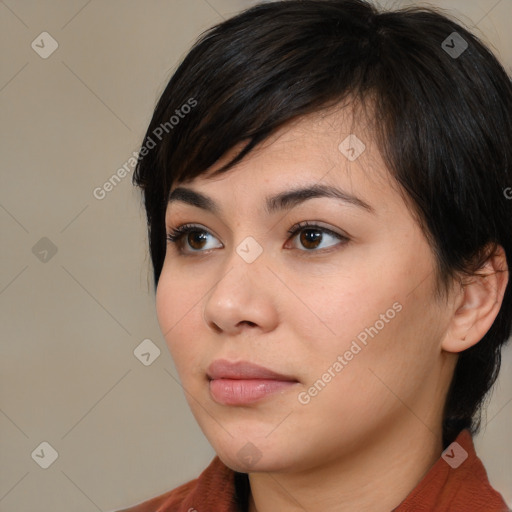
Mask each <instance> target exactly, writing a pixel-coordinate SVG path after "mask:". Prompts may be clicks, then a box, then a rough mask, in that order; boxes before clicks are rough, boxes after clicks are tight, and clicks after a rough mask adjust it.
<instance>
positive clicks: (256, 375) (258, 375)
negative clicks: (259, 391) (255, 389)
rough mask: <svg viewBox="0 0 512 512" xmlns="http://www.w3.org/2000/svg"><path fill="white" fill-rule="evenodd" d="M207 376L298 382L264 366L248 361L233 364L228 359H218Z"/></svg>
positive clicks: (208, 369)
mask: <svg viewBox="0 0 512 512" xmlns="http://www.w3.org/2000/svg"><path fill="white" fill-rule="evenodd" d="M206 374H207V375H208V378H209V379H210V380H212V379H271V380H285V381H296V380H297V379H295V378H294V377H290V376H289V375H282V374H280V373H277V372H274V371H272V370H270V369H268V368H265V367H264V366H259V365H257V364H254V363H249V362H248V361H237V362H231V361H228V360H227V359H217V360H215V361H213V363H212V364H210V366H208V368H207V371H206Z"/></svg>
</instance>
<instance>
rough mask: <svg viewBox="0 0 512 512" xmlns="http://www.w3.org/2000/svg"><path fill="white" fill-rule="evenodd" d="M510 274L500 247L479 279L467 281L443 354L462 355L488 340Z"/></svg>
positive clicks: (448, 332)
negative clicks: (485, 338)
mask: <svg viewBox="0 0 512 512" xmlns="http://www.w3.org/2000/svg"><path fill="white" fill-rule="evenodd" d="M508 274H509V272H508V268H507V260H506V255H505V251H504V250H503V248H502V247H501V246H498V248H497V249H496V251H495V253H494V254H493V255H492V256H490V257H489V258H488V259H487V261H486V262H485V264H484V265H483V267H482V268H481V269H480V270H479V272H478V275H475V276H471V277H470V278H468V280H467V281H468V282H466V283H465V284H464V285H463V286H462V288H461V290H460V291H459V292H458V296H457V297H456V300H455V301H454V303H453V304H454V310H453V315H452V318H451V320H450V325H449V328H448V330H447V332H446V335H445V337H444V340H443V343H442V349H443V350H446V351H447V352H455V353H457V352H462V351H464V350H466V349H468V348H470V347H472V346H473V345H476V344H477V343H478V342H479V341H480V340H481V339H482V338H483V337H484V336H485V334H486V333H487V331H488V330H489V329H490V328H491V326H492V324H493V322H494V320H495V319H496V316H497V315H498V313H499V310H500V308H501V304H502V302H503V296H504V294H505V289H506V287H507V283H508V279H509V276H508Z"/></svg>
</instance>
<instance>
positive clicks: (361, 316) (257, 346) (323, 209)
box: [156, 113, 453, 472]
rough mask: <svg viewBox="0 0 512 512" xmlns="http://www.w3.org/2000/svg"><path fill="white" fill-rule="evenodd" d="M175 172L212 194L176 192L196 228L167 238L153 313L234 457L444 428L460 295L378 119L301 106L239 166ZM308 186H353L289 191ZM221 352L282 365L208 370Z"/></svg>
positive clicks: (333, 454)
mask: <svg viewBox="0 0 512 512" xmlns="http://www.w3.org/2000/svg"><path fill="white" fill-rule="evenodd" d="M351 134H353V135H355V136H356V137H357V139H358V140H356V139H355V138H353V137H351V138H349V139H347V137H349V136H351ZM361 143H362V144H364V145H365V147H363V145H362V144H361ZM340 144H341V146H340ZM340 148H341V149H340ZM361 151H362V152H361ZM228 156H232V155H231V154H230V155H226V156H225V158H223V159H222V160H221V161H220V162H218V164H216V165H215V166H214V167H213V168H212V169H211V170H214V169H217V168H218V167H220V165H222V164H223V163H224V162H225V161H226V157H228ZM178 185H179V186H180V187H184V188H187V189H189V190H192V191H193V192H195V193H197V194H202V195H203V196H207V197H208V198H209V201H210V202H211V203H203V204H201V205H199V203H197V202H196V204H195V205H193V204H190V203H191V201H190V199H191V197H192V196H191V195H188V196H186V195H183V194H180V195H179V196H175V199H174V200H173V201H171V202H170V203H169V205H168V209H167V214H166V226H167V230H168V232H170V231H171V230H172V229H174V228H177V227H179V226H182V225H184V224H193V225H194V228H193V229H194V231H192V232H191V233H190V234H189V235H187V234H185V235H184V236H182V238H181V241H179V242H178V241H176V242H175V243H171V242H168V244H167V253H166V257H165V262H164V265H163V270H162V273H161V276H160V280H159V283H158V287H157V295H156V307H157V315H158V321H159V324H160V328H161V330H162V333H163V334H164V336H165V339H166V341H167V344H168V347H169V350H170V352H171V355H172V357H173V359H174V362H175V365H176V368H177V371H178V374H179V377H180V380H181V383H182V385H183V388H184V390H185V392H186V393H185V395H186V398H187V400H188V403H189V405H190V408H191V410H192V412H193V414H194V416H195V418H196V420H197V422H198V423H199V425H200V427H201V429H202V430H203V432H204V434H205V435H206V437H207V438H208V440H209V442H210V443H211V444H212V446H213V448H214V449H215V451H216V452H217V453H218V455H219V456H220V458H221V459H222V460H223V461H224V463H226V464H227V465H228V466H230V467H231V468H233V469H235V470H237V471H242V472H253V471H285V472H286V471H292V470H293V471H297V470H300V469H307V468H312V467H315V466H318V465H321V464H327V463H329V462H332V461H334V460H337V459H340V458H343V457H348V456H349V455H350V454H354V453H358V452H361V450H364V447H365V445H367V444H368V442H369V440H370V439H371V440H372V442H373V441H374V440H375V439H379V438H380V437H381V436H384V435H386V433H388V432H392V431H393V430H395V431H398V429H399V430H400V431H401V432H402V433H403V432H405V431H408V432H411V431H413V430H415V429H416V430H419V429H422V430H425V429H426V428H429V429H431V430H433V431H436V430H438V427H439V422H440V417H441V416H440V414H441V405H442V400H443V399H444V396H445V391H446V389H445V387H446V386H447V385H448V383H449V380H450V377H451V371H452V369H453V366H450V365H449V364H446V361H445V359H444V357H443V354H442V350H441V342H442V338H443V335H444V334H445V332H446V328H447V325H448V320H449V313H448V308H446V307H444V306H443V304H440V303H438V302H437V301H436V300H435V299H434V277H435V276H434V257H433V254H432V252H431V249H430V248H429V246H428V244H427V241H426V239H425V237H424V235H423V234H422V232H421V230H420V228H419V226H418V225H417V223H416V222H415V220H414V218H413V217H412V216H411V214H410V212H409V210H408V209H407V207H406V205H405V204H404V202H403V199H402V197H401V196H400V194H399V192H398V191H397V189H396V185H393V181H392V179H391V178H390V176H389V174H388V171H387V170H386V167H385V165H384V163H383V161H382V159H381V157H380V155H379V153H378V150H377V148H376V147H375V144H374V142H373V140H372V136H371V132H369V131H367V130H365V129H363V127H362V125H360V124H358V123H357V122H354V121H353V120H352V118H351V117H350V116H348V115H346V114H345V115H343V114H341V113H338V114H332V115H329V116H321V115H313V116H308V117H304V118H301V119H300V120H299V121H297V122H295V123H293V124H291V125H289V126H287V127H286V128H284V129H282V130H280V131H279V132H278V133H276V135H275V136H273V137H271V138H270V139H268V140H267V141H266V142H265V143H264V144H263V145H262V146H261V147H260V148H259V149H258V150H255V151H253V152H252V153H251V154H250V155H249V156H247V157H245V159H244V160H243V161H242V162H241V163H240V164H238V165H237V166H236V167H234V168H233V169H231V170H230V171H228V172H227V173H225V174H222V175H220V176H218V177H216V178H213V179H212V178H206V177H205V176H204V175H203V176H200V177H199V178H196V179H195V180H193V181H190V182H187V183H186V184H178ZM178 185H174V186H173V188H172V192H174V190H175V189H176V188H177V186H178ZM312 187H317V188H318V187H322V189H323V190H324V191H325V190H335V189H337V190H339V193H338V195H339V196H340V197H341V198H340V197H335V195H334V193H332V192H331V193H329V194H317V195H316V196H315V195H309V196H308V194H303V195H299V196H294V197H292V198H289V199H279V197H281V196H282V195H283V194H288V193H290V192H291V191H293V190H296V189H299V188H301V189H302V188H312ZM331 187H332V189H331ZM343 195H345V196H346V198H345V199H343V198H342V196H343ZM272 198H274V199H272ZM212 204H213V205H214V206H215V207H214V208H206V207H207V206H208V207H210V206H211V205H212ZM306 223H307V224H306ZM290 230H291V232H294V233H295V234H290V232H289V231H290ZM218 360H225V361H228V362H232V363H238V362H247V363H253V364H255V365H259V366H262V367H265V368H267V369H269V370H271V371H272V372H275V373H277V374H280V375H281V376H284V377H279V378H277V377H276V376H275V375H272V374H265V373H251V370H250V369H247V368H246V367H242V366H240V367H233V368H231V370H233V372H234V373H226V369H225V367H222V365H220V366H219V367H218V368H217V371H212V370H211V367H210V365H211V364H212V363H213V362H214V361H218ZM210 377H214V378H213V379H210ZM222 377H224V378H222ZM229 377H230V378H229ZM264 377H266V378H264ZM269 377H270V378H269ZM285 378H286V379H285ZM283 379H285V380H283Z"/></svg>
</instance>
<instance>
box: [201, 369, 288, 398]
mask: <svg viewBox="0 0 512 512" xmlns="http://www.w3.org/2000/svg"><path fill="white" fill-rule="evenodd" d="M207 375H208V379H209V390H210V396H211V397H212V399H213V400H214V401H215V402H217V403H219V404H222V405H247V404H250V403H252V402H257V401H259V400H262V399H263V398H266V397H268V396H271V395H274V394H276V393H279V392H284V391H286V390H288V389H290V387H293V386H294V385H295V384H297V383H298V381H297V379H295V378H294V377H291V376H289V375H283V374H281V373H277V372H274V371H273V370H270V369H268V368H265V367H263V366H259V365H256V364H253V363H249V362H246V361H239V362H236V363H232V362H230V361H227V360H226V359H217V360H216V361H214V362H213V363H212V364H211V365H210V366H209V367H208V370H207Z"/></svg>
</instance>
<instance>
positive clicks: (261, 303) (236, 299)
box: [203, 250, 278, 335]
mask: <svg viewBox="0 0 512 512" xmlns="http://www.w3.org/2000/svg"><path fill="white" fill-rule="evenodd" d="M223 268H224V269H226V270H225V271H224V272H223V275H222V277H221V278H220V279H219V280H218V281H217V283H216V284H215V285H214V286H213V288H212V289H211V291H210V293H209V294H207V296H206V299H205V302H204V310H203V318H204V321H205V322H206V324H207V325H208V327H210V328H211V329H213V330H215V331H216V332H218V333H226V334H231V335H234V334H238V333H240V332H242V331H243V330H244V329H251V330H252V329H256V328H259V329H260V330H262V331H265V332H266V331H270V330H272V329H274V328H275V326H276V324H277V322H278V313H277V311H278V308H277V307H276V301H277V293H275V292H276V290H275V287H276V284H277V283H276V281H277V280H276V278H275V276H274V275H273V274H272V272H271V271H270V270H269V269H268V267H267V264H266V260H265V258H264V256H263V254H262V255H260V256H259V257H258V258H257V259H256V260H255V261H253V262H251V263H248V262H247V261H245V260H244V259H243V258H242V257H241V256H240V255H239V254H238V253H237V252H236V251H235V250H233V255H232V256H231V258H229V260H228V261H227V262H226V266H225V267H223Z"/></svg>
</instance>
